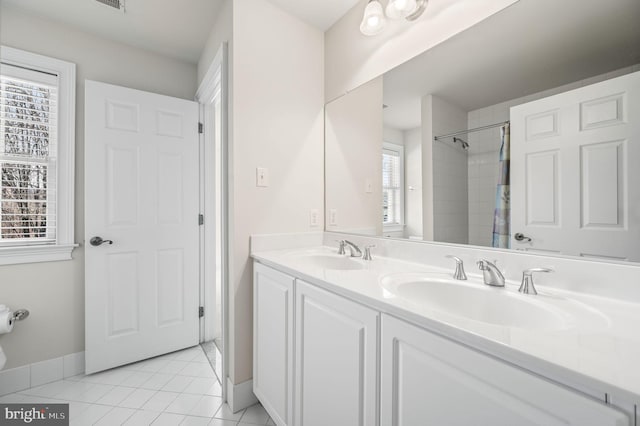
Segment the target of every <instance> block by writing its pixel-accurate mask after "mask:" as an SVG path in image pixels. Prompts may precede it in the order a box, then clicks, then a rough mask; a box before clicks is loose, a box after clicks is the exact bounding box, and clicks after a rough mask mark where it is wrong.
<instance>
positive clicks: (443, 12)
mask: <svg viewBox="0 0 640 426" xmlns="http://www.w3.org/2000/svg"><path fill="white" fill-rule="evenodd" d="M516 1H518V0H485V1H477V0H456V1H455V2H454V1H451V0H431V1H430V2H429V6H428V8H427V10H426V12H425V14H424V15H423V16H422V17H420V18H419V19H418V20H417V21H415V22H414V23H412V24H410V23H407V22H405V21H395V22H390V23H389V26H388V28H387V29H386V30H385V31H384V32H383V33H382V34H379V35H377V36H374V37H367V36H364V35H362V34H361V33H360V21H361V20H362V13H363V11H364V7H365V5H366V3H367V0H361V1H360V2H358V4H356V6H354V7H353V8H352V9H351V10H350V11H349V12H347V14H346V15H345V16H343V17H342V18H341V19H340V20H339V21H338V22H336V23H335V24H334V25H333V26H332V27H331V28H330V29H329V30H328V31H327V32H326V33H325V99H326V100H327V101H330V100H332V99H335V98H337V97H338V96H340V95H343V94H345V93H347V91H349V90H352V89H354V88H356V87H358V86H359V85H361V84H363V83H366V82H367V81H369V80H371V79H372V78H374V77H377V76H380V75H382V74H384V73H385V72H387V71H389V70H390V69H392V68H394V67H396V66H397V65H400V64H401V63H403V62H405V61H407V60H408V59H411V58H413V57H414V56H417V55H418V54H420V53H422V52H424V51H426V50H428V49H430V48H432V47H433V46H435V45H437V44H439V43H441V42H443V41H445V40H447V39H448V38H450V37H452V36H453V35H455V34H458V33H459V32H461V31H463V30H465V29H467V28H469V27H471V26H473V25H474V24H476V23H478V22H480V21H481V20H483V19H485V18H487V17H489V16H491V15H493V14H494V13H496V12H498V11H500V10H502V9H504V8H505V7H507V6H509V5H511V4H513V3H515V2H516ZM391 41H393V42H391Z"/></svg>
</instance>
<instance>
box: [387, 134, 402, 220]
mask: <svg viewBox="0 0 640 426" xmlns="http://www.w3.org/2000/svg"><path fill="white" fill-rule="evenodd" d="M382 224H383V226H384V228H385V230H386V231H402V230H403V226H404V147H402V146H401V145H395V144H390V143H384V144H383V146H382Z"/></svg>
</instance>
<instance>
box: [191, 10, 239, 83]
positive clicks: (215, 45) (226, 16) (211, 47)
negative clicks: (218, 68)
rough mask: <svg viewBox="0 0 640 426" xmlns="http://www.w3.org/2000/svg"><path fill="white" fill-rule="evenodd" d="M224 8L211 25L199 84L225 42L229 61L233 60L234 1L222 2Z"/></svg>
mask: <svg viewBox="0 0 640 426" xmlns="http://www.w3.org/2000/svg"><path fill="white" fill-rule="evenodd" d="M220 1H222V6H221V7H220V10H219V11H218V14H217V15H216V18H215V20H214V21H213V22H212V23H211V32H210V33H209V38H208V39H207V42H206V44H205V46H204V49H203V50H202V54H201V55H200V59H199V60H198V84H199V83H201V82H202V78H203V77H204V75H205V74H206V73H207V71H208V70H209V66H210V65H211V62H212V61H213V59H214V58H215V56H216V53H218V49H219V48H220V45H221V44H222V43H223V42H227V43H228V44H229V45H228V54H229V61H231V58H232V52H233V48H232V40H233V1H232V0H220Z"/></svg>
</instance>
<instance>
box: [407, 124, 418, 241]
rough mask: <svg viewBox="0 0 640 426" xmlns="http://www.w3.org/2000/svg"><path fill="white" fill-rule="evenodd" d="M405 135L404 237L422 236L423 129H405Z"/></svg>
mask: <svg viewBox="0 0 640 426" xmlns="http://www.w3.org/2000/svg"><path fill="white" fill-rule="evenodd" d="M403 136H404V186H405V192H404V194H405V212H404V216H405V225H406V226H405V228H404V237H405V238H409V237H422V129H421V128H420V127H418V128H416V129H412V130H405V131H404V132H403Z"/></svg>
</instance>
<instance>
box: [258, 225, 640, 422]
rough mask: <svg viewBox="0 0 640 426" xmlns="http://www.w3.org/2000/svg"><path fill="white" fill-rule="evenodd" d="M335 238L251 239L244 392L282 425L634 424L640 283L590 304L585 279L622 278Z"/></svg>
mask: <svg viewBox="0 0 640 426" xmlns="http://www.w3.org/2000/svg"><path fill="white" fill-rule="evenodd" d="M344 238H345V235H341V234H337V233H328V232H327V233H318V234H299V235H289V236H254V237H253V238H252V256H253V259H254V379H253V386H254V393H255V395H256V396H257V397H258V399H259V400H260V401H261V403H262V404H263V405H264V407H265V408H266V410H267V411H268V412H269V414H270V415H271V417H272V418H273V419H274V421H275V422H276V423H277V424H278V425H300V426H301V425H305V426H311V425H318V426H320V425H364V426H369V425H385V426H386V425H471V424H476V425H505V426H506V425H544V426H551V425H566V424H569V425H580V426H585V425H593V426H607V425H636V424H637V405H639V404H640V368H638V360H640V336H639V333H638V325H639V324H640V303H639V300H638V299H639V298H638V295H637V292H638V290H637V289H634V288H633V287H635V286H637V282H633V281H632V280H633V278H634V277H635V275H634V274H637V272H634V271H630V272H629V271H627V272H628V273H627V275H626V276H625V273H624V272H623V273H619V272H620V271H618V273H617V274H616V276H617V277H619V280H623V281H624V280H625V279H626V280H628V281H630V282H627V283H626V285H625V283H620V282H618V283H617V284H616V285H613V284H612V285H611V286H610V288H609V289H605V290H603V291H604V292H601V293H600V294H593V293H592V292H589V291H583V290H585V289H588V288H589V282H588V281H589V280H588V278H581V277H585V276H591V277H592V278H594V279H595V280H599V277H600V276H606V274H608V273H610V272H609V271H607V268H615V267H616V266H618V268H622V269H624V267H622V266H621V265H612V264H608V263H601V264H598V263H595V262H589V263H585V262H580V261H577V260H575V259H568V258H549V257H544V256H532V255H523V254H517V253H513V252H508V251H489V250H487V251H486V252H483V251H482V250H478V249H476V250H473V249H468V248H465V247H461V246H453V245H447V244H429V245H427V244H422V243H415V242H410V241H400V240H390V239H384V238H373V237H362V236H348V237H347V238H349V240H350V241H353V243H347V244H344V243H343V242H342V241H343V240H344ZM335 240H338V242H336V241H335ZM374 245H377V247H370V246H374ZM452 250H455V252H453V251H452ZM452 256H455V257H456V258H457V259H452V258H451V257H452ZM492 256H493V257H492ZM365 259H368V260H365ZM550 263H551V264H550ZM477 265H478V266H477ZM464 266H466V268H467V270H466V271H464V269H463V268H464ZM536 268H540V269H545V270H549V269H554V270H555V271H554V273H545V274H539V275H536V274H535V273H534V274H533V275H534V276H535V280H536V283H535V284H533V282H532V280H531V271H530V270H537V269H536ZM525 271H528V272H525ZM465 272H466V273H465ZM523 272H525V273H524V274H523ZM572 272H575V273H574V274H572ZM503 273H504V275H503ZM571 275H573V276H571ZM576 277H577V278H578V281H580V280H582V281H583V282H578V283H576V281H575V279H576ZM625 277H626V278H625ZM464 278H466V279H464ZM605 287H606V286H605ZM581 288H582V289H583V290H581ZM536 289H537V291H536ZM607 291H608V292H609V293H607ZM536 293H537V294H536ZM630 295H632V296H633V297H631V298H630V297H629V296H630Z"/></svg>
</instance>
